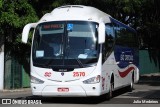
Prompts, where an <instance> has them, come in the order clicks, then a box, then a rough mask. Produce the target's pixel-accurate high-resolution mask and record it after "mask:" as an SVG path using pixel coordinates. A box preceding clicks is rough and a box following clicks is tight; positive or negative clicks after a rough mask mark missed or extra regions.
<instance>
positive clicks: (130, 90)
mask: <svg viewBox="0 0 160 107" xmlns="http://www.w3.org/2000/svg"><path fill="white" fill-rule="evenodd" d="M133 84H134V72H133V73H132V79H131V83H130V85H129V87H128V91H129V92H132V90H133Z"/></svg>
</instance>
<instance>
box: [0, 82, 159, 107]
mask: <svg viewBox="0 0 160 107" xmlns="http://www.w3.org/2000/svg"><path fill="white" fill-rule="evenodd" d="M0 98H15V99H17V100H26V99H27V100H35V99H36V100H39V101H41V102H42V105H41V106H42V107H47V106H49V105H50V104H51V105H52V107H53V106H54V105H55V106H56V107H57V106H60V107H62V106H64V107H67V106H68V107H72V106H71V105H76V106H79V107H82V106H87V107H88V106H93V105H94V106H105V105H106V104H107V105H113V104H116V106H117V105H119V104H122V105H123V104H125V105H127V104H129V105H131V106H133V105H139V104H140V105H141V107H142V106H144V105H145V107H147V106H148V107H151V105H154V106H157V105H158V106H159V105H160V83H138V84H135V85H134V90H133V91H132V92H128V91H126V88H123V89H120V90H117V91H115V92H114V97H113V98H112V99H110V100H104V99H101V98H93V97H91V98H90V97H89V98H75V97H74V98H73V97H71V98H56V97H53V98H44V97H33V96H32V95H31V91H30V89H26V90H23V91H21V90H19V91H9V92H8V91H5V92H0ZM44 104H47V106H44ZM48 104H49V105H48ZM149 105H150V106H149ZM18 106H20V107H21V106H22V107H25V106H27V105H18ZM18 106H17V107H18ZM41 106H38V107H41ZM55 106H54V107H55ZM158 106H157V107H158ZM1 107H8V105H1ZM12 107H14V105H12ZM123 107H124V106H123Z"/></svg>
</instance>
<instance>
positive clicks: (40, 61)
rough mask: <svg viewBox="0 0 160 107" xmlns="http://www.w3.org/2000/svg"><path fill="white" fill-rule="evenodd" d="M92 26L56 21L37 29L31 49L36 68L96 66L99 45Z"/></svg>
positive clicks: (85, 23) (91, 24)
mask: <svg viewBox="0 0 160 107" xmlns="http://www.w3.org/2000/svg"><path fill="white" fill-rule="evenodd" d="M97 26H98V24H97V23H95V22H86V21H67V22H66V21H56V22H45V23H41V24H39V25H37V27H36V29H35V35H34V40H33V47H32V58H33V65H34V66H38V67H45V68H46V67H47V68H48V67H52V68H56V67H64V68H67V67H71V68H79V67H88V66H93V65H95V64H96V63H97V60H98V55H99V45H98V43H97V41H98V40H97V39H98V38H97Z"/></svg>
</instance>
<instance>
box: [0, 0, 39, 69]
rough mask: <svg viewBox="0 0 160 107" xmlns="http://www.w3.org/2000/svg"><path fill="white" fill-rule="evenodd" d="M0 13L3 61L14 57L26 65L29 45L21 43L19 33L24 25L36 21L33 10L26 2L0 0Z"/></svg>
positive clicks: (25, 0) (0, 38)
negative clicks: (3, 47) (3, 50)
mask: <svg viewBox="0 0 160 107" xmlns="http://www.w3.org/2000/svg"><path fill="white" fill-rule="evenodd" d="M0 13H1V14H0V29H1V30H0V40H1V41H0V46H1V45H2V44H4V42H5V59H6V60H8V58H11V57H12V56H14V57H16V58H17V59H18V60H19V62H20V63H22V64H24V62H26V63H28V62H27V59H25V58H26V56H29V55H30V54H29V52H28V50H29V48H30V45H29V44H27V45H25V44H22V43H21V32H22V28H23V27H24V25H25V24H27V23H31V22H35V21H37V20H38V17H37V15H36V12H35V10H34V8H33V7H32V5H31V4H29V3H28V0H1V1H0ZM28 64H29V63H28ZM26 68H27V67H26Z"/></svg>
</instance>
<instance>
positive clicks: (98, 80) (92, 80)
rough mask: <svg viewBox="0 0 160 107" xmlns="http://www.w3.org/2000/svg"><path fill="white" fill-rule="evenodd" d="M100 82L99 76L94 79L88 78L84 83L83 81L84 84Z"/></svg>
mask: <svg viewBox="0 0 160 107" xmlns="http://www.w3.org/2000/svg"><path fill="white" fill-rule="evenodd" d="M99 82H100V75H97V76H95V77H92V78H89V79H87V80H85V81H83V83H84V84H95V83H99Z"/></svg>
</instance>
